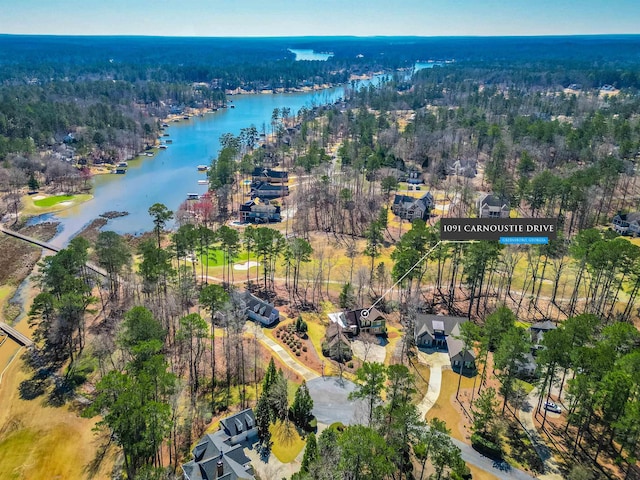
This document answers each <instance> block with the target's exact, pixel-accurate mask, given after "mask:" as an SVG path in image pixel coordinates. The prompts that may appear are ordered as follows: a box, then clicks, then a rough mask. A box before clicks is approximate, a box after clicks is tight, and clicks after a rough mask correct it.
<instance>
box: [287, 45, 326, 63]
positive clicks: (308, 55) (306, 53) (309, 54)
mask: <svg viewBox="0 0 640 480" xmlns="http://www.w3.org/2000/svg"><path fill="white" fill-rule="evenodd" d="M288 50H289V51H290V52H291V53H293V54H295V56H296V61H297V62H299V61H302V60H309V61H318V62H326V61H327V60H329V58H331V57H333V53H317V52H315V51H314V50H311V49H309V50H306V49H300V48H289V49H288Z"/></svg>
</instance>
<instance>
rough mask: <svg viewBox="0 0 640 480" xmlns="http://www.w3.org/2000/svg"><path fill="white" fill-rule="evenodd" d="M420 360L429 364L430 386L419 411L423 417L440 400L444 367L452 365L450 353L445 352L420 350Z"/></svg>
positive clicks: (419, 405)
mask: <svg viewBox="0 0 640 480" xmlns="http://www.w3.org/2000/svg"><path fill="white" fill-rule="evenodd" d="M418 361H419V362H420V363H422V364H424V365H428V366H429V387H428V388H427V393H426V394H425V396H424V398H423V399H422V401H421V402H420V403H419V404H418V411H419V412H420V415H421V418H422V419H424V417H425V415H426V414H427V412H428V411H429V410H431V408H432V407H433V405H434V404H435V403H436V401H437V400H438V397H439V396H440V389H441V388H442V367H443V366H450V365H451V363H450V361H449V355H448V354H447V353H443V352H434V353H426V352H424V351H421V350H419V351H418Z"/></svg>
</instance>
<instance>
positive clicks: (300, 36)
mask: <svg viewBox="0 0 640 480" xmlns="http://www.w3.org/2000/svg"><path fill="white" fill-rule="evenodd" d="M634 36H635V37H638V36H640V32H638V33H547V34H523V35H397V34H389V35H386V34H385V35H349V34H332V35H324V34H317V35H242V36H241V35H218V36H204V35H150V34H144V33H141V34H92V33H73V34H60V33H4V32H0V37H84V38H90V37H94V38H95V37H106V38H131V37H144V38H199V39H230V38H234V39H289V38H291V39H295V38H354V39H359V38H361V39H374V38H381V39H383V38H418V39H434V38H554V37H634Z"/></svg>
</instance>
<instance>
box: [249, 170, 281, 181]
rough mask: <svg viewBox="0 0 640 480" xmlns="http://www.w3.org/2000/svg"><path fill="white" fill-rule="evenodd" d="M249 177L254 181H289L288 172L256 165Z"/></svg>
mask: <svg viewBox="0 0 640 480" xmlns="http://www.w3.org/2000/svg"><path fill="white" fill-rule="evenodd" d="M251 177H252V179H253V181H254V182H268V183H287V182H288V181H289V172H285V171H282V170H273V169H271V168H265V167H256V168H254V169H253V173H252V174H251Z"/></svg>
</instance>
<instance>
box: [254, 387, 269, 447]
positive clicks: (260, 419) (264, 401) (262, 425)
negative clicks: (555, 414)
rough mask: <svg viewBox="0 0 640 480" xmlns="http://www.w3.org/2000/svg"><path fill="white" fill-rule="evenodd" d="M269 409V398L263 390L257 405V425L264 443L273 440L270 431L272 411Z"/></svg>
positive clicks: (259, 435)
mask: <svg viewBox="0 0 640 480" xmlns="http://www.w3.org/2000/svg"><path fill="white" fill-rule="evenodd" d="M269 410H270V409H269V399H268V397H267V395H266V394H265V393H264V392H263V393H262V395H260V398H259V399H258V404H257V405H256V427H257V428H258V438H259V439H260V441H261V442H262V444H263V445H268V444H269V441H270V440H271V432H270V431H269V424H270V423H271V412H270V411H269Z"/></svg>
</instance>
